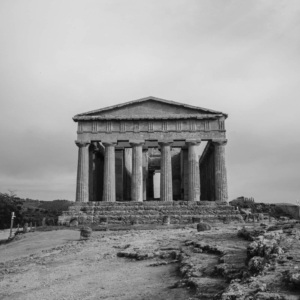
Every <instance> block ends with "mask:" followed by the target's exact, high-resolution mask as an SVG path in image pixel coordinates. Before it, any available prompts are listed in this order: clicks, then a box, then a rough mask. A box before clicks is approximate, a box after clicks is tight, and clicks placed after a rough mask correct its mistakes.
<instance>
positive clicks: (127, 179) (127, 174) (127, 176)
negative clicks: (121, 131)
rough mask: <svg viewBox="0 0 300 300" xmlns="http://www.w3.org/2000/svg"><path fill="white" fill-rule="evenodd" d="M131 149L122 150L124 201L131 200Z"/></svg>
mask: <svg viewBox="0 0 300 300" xmlns="http://www.w3.org/2000/svg"><path fill="white" fill-rule="evenodd" d="M131 176H132V149H131V148H125V149H124V199H125V200H130V199H131Z"/></svg>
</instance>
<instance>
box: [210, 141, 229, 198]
mask: <svg viewBox="0 0 300 300" xmlns="http://www.w3.org/2000/svg"><path fill="white" fill-rule="evenodd" d="M226 144H227V141H226V140H225V141H224V140H222V141H216V140H215V141H213V145H214V148H215V149H214V164H215V200H221V201H227V200H228V191H227V171H226V164H225V145H226Z"/></svg>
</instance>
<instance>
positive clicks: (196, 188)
mask: <svg viewBox="0 0 300 300" xmlns="http://www.w3.org/2000/svg"><path fill="white" fill-rule="evenodd" d="M200 142H201V140H186V144H187V146H188V178H189V181H188V192H189V198H188V201H200V177H199V175H200V170H199V158H198V151H197V150H198V146H199V145H200Z"/></svg>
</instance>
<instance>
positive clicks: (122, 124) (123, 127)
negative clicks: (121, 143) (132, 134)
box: [120, 121, 126, 132]
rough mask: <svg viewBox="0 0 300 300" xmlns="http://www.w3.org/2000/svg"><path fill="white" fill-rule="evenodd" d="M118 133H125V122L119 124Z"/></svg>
mask: <svg viewBox="0 0 300 300" xmlns="http://www.w3.org/2000/svg"><path fill="white" fill-rule="evenodd" d="M120 132H126V122H124V121H121V122H120Z"/></svg>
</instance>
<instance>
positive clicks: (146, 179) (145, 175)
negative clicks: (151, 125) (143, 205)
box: [143, 148, 149, 201]
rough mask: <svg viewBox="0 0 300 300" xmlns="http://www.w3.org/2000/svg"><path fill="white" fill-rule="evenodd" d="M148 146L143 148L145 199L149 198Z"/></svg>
mask: <svg viewBox="0 0 300 300" xmlns="http://www.w3.org/2000/svg"><path fill="white" fill-rule="evenodd" d="M148 157H149V156H148V148H146V149H143V200H144V201H145V200H147V199H148V189H147V187H148Z"/></svg>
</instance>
